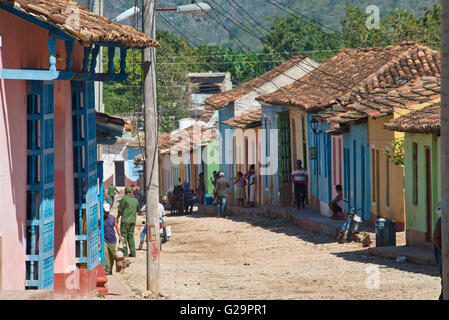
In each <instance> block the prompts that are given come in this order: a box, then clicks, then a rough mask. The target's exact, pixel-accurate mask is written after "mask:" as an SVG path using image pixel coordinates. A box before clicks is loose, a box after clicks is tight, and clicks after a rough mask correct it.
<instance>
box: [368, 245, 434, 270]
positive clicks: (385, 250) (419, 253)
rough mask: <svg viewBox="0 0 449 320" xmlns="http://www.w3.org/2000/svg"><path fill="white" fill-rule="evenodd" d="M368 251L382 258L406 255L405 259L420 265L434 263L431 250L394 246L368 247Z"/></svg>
mask: <svg viewBox="0 0 449 320" xmlns="http://www.w3.org/2000/svg"><path fill="white" fill-rule="evenodd" d="M368 253H369V254H371V255H373V256H379V257H384V258H393V259H396V258H398V257H406V258H407V261H409V262H413V263H416V264H421V265H426V266H428V265H436V262H435V258H434V256H433V252H432V251H431V250H426V249H421V248H415V247H407V246H405V245H404V246H396V247H374V248H368Z"/></svg>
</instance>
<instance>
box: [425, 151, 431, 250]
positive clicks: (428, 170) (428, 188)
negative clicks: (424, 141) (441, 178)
mask: <svg viewBox="0 0 449 320" xmlns="http://www.w3.org/2000/svg"><path fill="white" fill-rule="evenodd" d="M426 227H427V228H426V231H427V232H426V241H427V242H430V241H431V239H432V157H431V153H430V148H429V147H426Z"/></svg>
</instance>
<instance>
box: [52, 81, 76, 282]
mask: <svg viewBox="0 0 449 320" xmlns="http://www.w3.org/2000/svg"><path fill="white" fill-rule="evenodd" d="M71 95H72V90H71V83H70V81H55V132H57V134H55V248H54V249H55V273H69V272H70V271H71V270H73V268H75V265H76V258H75V214H74V212H75V205H74V201H75V200H74V189H73V188H74V186H73V181H74V180H73V139H72V99H71ZM70 267H71V268H70Z"/></svg>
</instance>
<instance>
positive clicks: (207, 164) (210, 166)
mask: <svg viewBox="0 0 449 320" xmlns="http://www.w3.org/2000/svg"><path fill="white" fill-rule="evenodd" d="M206 155H207V156H205V157H204V158H203V172H204V175H205V177H204V178H205V179H206V193H209V194H212V193H213V192H214V185H213V184H212V182H211V180H210V178H211V177H213V174H212V173H213V172H214V171H217V172H218V171H219V170H220V150H219V141H218V140H213V141H211V142H209V144H208V145H207V147H206ZM205 159H207V161H205Z"/></svg>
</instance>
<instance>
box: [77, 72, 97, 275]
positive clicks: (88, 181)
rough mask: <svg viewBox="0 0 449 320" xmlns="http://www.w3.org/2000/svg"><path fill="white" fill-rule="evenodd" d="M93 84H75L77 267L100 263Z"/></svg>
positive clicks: (90, 82)
mask: <svg viewBox="0 0 449 320" xmlns="http://www.w3.org/2000/svg"><path fill="white" fill-rule="evenodd" d="M95 118H96V112H95V104H94V86H93V82H92V81H87V82H83V81H72V122H73V169H74V180H75V181H74V190H75V234H76V257H77V266H78V267H79V268H81V269H87V270H92V269H94V268H95V267H96V266H97V265H98V263H99V253H100V252H99V239H98V238H99V236H98V235H99V230H98V219H99V218H100V213H99V206H98V181H97V179H98V177H97V140H96V122H95Z"/></svg>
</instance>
